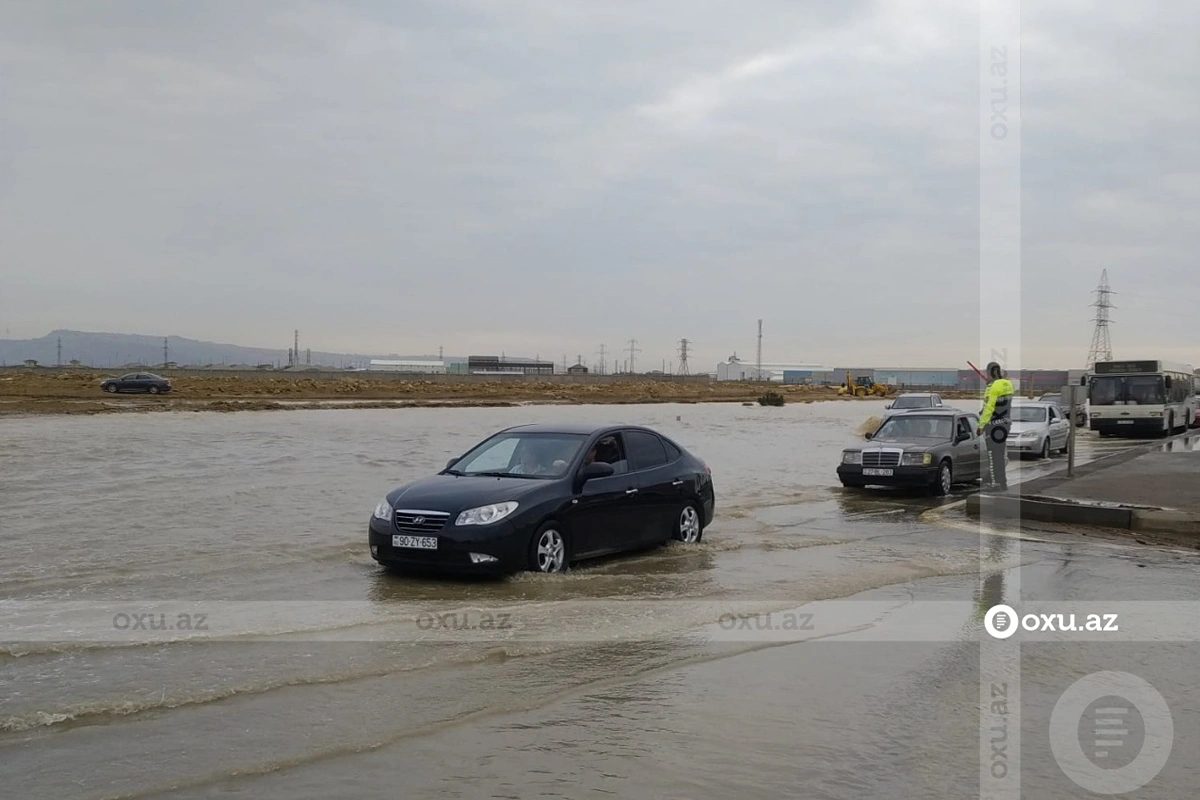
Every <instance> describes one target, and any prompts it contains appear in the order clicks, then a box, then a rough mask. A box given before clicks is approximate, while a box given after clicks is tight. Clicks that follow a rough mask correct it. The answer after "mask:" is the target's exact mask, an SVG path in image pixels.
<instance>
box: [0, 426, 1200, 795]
mask: <svg viewBox="0 0 1200 800" xmlns="http://www.w3.org/2000/svg"><path fill="white" fill-rule="evenodd" d="M881 410H882V402H880V403H874V402H825V403H813V404H793V405H789V406H786V407H783V408H759V407H744V406H741V405H736V404H732V405H654V406H623V407H616V408H614V407H612V406H605V407H583V406H556V407H546V408H493V409H466V408H464V409H407V410H402V411H393V410H326V411H307V410H305V411H289V412H280V413H273V412H261V413H257V412H250V413H235V414H209V413H178V414H176V413H170V414H155V415H119V416H116V415H115V416H111V417H90V418H65V419H64V418H25V419H9V420H3V421H0V435H2V441H3V452H4V467H3V470H4V475H3V478H4V481H3V487H2V492H3V503H2V504H0V543H2V544H3V548H2V549H0V626H2V627H0V783H2V785H4V786H5V789H6V791H5V796H6V797H7V796H11V797H18V798H59V799H63V800H65V799H66V798H115V797H171V798H185V797H186V798H201V797H216V796H226V795H229V794H231V793H240V794H244V795H246V796H250V797H255V798H284V797H287V798H297V797H313V798H328V797H355V798H374V797H380V798H382V797H389V798H391V797H397V796H404V797H431V798H451V797H455V798H457V797H472V798H473V797H481V798H485V797H486V798H491V797H519V798H527V797H540V796H545V797H571V798H574V797H593V796H596V797H599V796H611V795H613V794H616V795H620V796H633V797H643V796H644V797H654V796H657V797H689V798H710V797H711V798H718V797H720V798H725V797H729V796H732V795H740V796H746V797H781V796H787V797H794V796H804V797H831V798H832V797H884V796H905V797H931V798H932V797H937V798H942V797H952V796H953V797H958V796H965V795H972V796H974V795H977V794H978V791H977V790H978V787H979V786H980V781H981V763H980V737H981V733H980V715H979V711H978V708H979V704H980V687H981V684H986V683H987V682H989V681H990V680H991V677H989V676H990V675H991V672H992V671H993V670H994V669H995V668H996V663H999V662H998V661H997V658H999V657H994V656H992V655H989V653H990V652H991V651H990V650H988V648H986V647H985V648H981V646H980V640H981V637H982V638H984V639H986V638H987V637H986V634H984V633H983V632H982V614H981V613H980V609H984V610H986V608H987V607H988V606H990V605H994V604H995V603H998V602H1008V603H1010V604H1011V605H1014V606H1018V604H1019V603H1024V602H1034V601H1036V602H1043V603H1045V602H1053V601H1062V602H1064V603H1067V602H1069V603H1071V604H1076V605H1079V604H1082V605H1083V606H1086V607H1087V610H1088V611H1091V610H1094V609H1093V608H1092V607H1093V606H1095V608H1097V609H1098V608H1100V607H1101V606H1104V605H1105V604H1108V605H1109V606H1114V607H1116V606H1120V607H1121V608H1122V609H1124V608H1126V606H1128V610H1127V611H1126V612H1125V613H1126V614H1127V615H1128V617H1129V618H1130V619H1131V623H1130V624H1132V625H1133V626H1134V627H1133V628H1126V629H1125V630H1124V631H1123V632H1122V633H1121V634H1114V635H1113V636H1111V637H1110V638H1109V640H1103V638H1102V637H1097V636H1095V635H1093V636H1091V637H1090V638H1088V637H1084V638H1083V639H1081V640H1078V641H1076V640H1071V641H1060V640H1054V639H1053V637H1048V638H1047V639H1046V640H1045V641H1036V639H1037V636H1036V635H1034V634H1030V636H1031V637H1032V639H1033V641H1029V642H1026V641H1023V642H1022V644H1021V651H1020V652H1021V659H1020V661H1021V667H1020V682H1019V684H1020V688H1021V699H1020V707H1021V709H1023V711H1022V712H1021V714H1020V723H1021V726H1023V727H1024V728H1027V729H1028V733H1027V734H1026V739H1027V740H1028V741H1029V742H1034V743H1035V744H1027V746H1026V747H1024V748H1023V749H1022V753H1023V761H1022V768H1021V770H1020V774H1021V778H1022V785H1023V786H1024V789H1025V791H1026V792H1028V793H1029V796H1057V797H1076V796H1078V797H1083V796H1086V794H1085V793H1084V791H1083V789H1082V788H1081V787H1080V786H1078V785H1077V784H1076V783H1074V782H1072V781H1071V780H1069V779H1068V778H1067V777H1066V776H1065V775H1064V774H1063V772H1062V770H1061V769H1060V768H1059V767H1057V766H1056V764H1055V758H1054V756H1053V755H1052V754H1051V753H1050V750H1049V747H1048V746H1047V745H1046V726H1047V725H1048V720H1049V715H1050V712H1051V709H1052V708H1053V707H1054V703H1055V701H1056V700H1057V697H1058V696H1059V695H1061V694H1062V692H1063V691H1064V690H1065V689H1066V688H1067V686H1069V685H1070V684H1071V683H1072V681H1074V680H1076V679H1077V678H1080V677H1082V676H1083V675H1085V674H1087V673H1089V672H1093V671H1096V670H1124V671H1128V672H1131V673H1134V674H1137V675H1140V676H1141V677H1143V678H1144V679H1146V680H1148V681H1150V682H1151V683H1153V684H1154V685H1155V686H1156V688H1157V689H1158V691H1159V692H1161V693H1162V694H1163V696H1164V697H1165V698H1166V700H1167V702H1168V704H1169V705H1170V707H1171V708H1172V711H1173V714H1174V733H1173V736H1174V742H1175V744H1174V750H1173V751H1172V752H1173V753H1174V755H1173V756H1172V758H1171V759H1170V760H1168V762H1167V763H1166V765H1165V766H1164V767H1163V769H1162V770H1161V772H1159V773H1158V774H1157V777H1156V779H1155V780H1154V781H1152V782H1150V783H1148V784H1147V785H1146V786H1145V787H1144V788H1143V789H1142V790H1141V791H1142V792H1143V793H1142V794H1140V795H1136V796H1144V797H1163V798H1183V797H1185V796H1186V797H1190V796H1192V795H1191V794H1190V793H1185V791H1184V790H1185V788H1189V787H1191V788H1194V786H1195V785H1198V784H1200V775H1198V773H1197V766H1196V762H1195V759H1194V758H1189V757H1186V756H1187V755H1188V754H1189V753H1190V754H1194V753H1196V752H1197V749H1198V748H1200V736H1198V735H1197V732H1198V729H1200V718H1198V712H1197V709H1198V708H1200V701H1198V698H1197V693H1196V692H1197V689H1196V688H1195V685H1194V684H1195V681H1194V675H1195V674H1196V671H1197V667H1198V666H1200V652H1198V650H1197V644H1196V641H1197V640H1198V639H1200V614H1197V612H1196V609H1197V608H1200V605H1198V603H1197V601H1198V600H1200V588H1198V583H1200V582H1198V581H1197V575H1198V571H1197V569H1198V565H1200V558H1197V556H1196V555H1195V553H1194V551H1193V552H1191V553H1189V552H1186V551H1174V550H1171V549H1167V548H1137V547H1131V546H1130V544H1129V543H1121V542H1119V541H1116V542H1113V541H1109V542H1096V543H1093V542H1090V541H1083V540H1081V537H1078V536H1077V535H1073V534H1061V533H1057V532H1053V531H1049V532H1046V533H1045V534H1044V536H1043V540H1042V541H1037V542H1033V541H1022V540H1021V538H1020V535H1019V534H1017V533H1015V532H1011V531H1007V532H1006V531H1002V530H1001V531H994V532H988V533H986V534H985V535H983V536H981V535H980V532H979V530H978V526H976V527H975V529H974V530H973V531H972V529H971V527H970V526H969V525H968V524H966V523H965V522H963V521H962V520H959V521H958V522H957V526H956V525H947V524H945V520H951V519H956V518H955V517H954V511H953V509H954V506H955V503H956V502H958V501H960V500H961V499H962V497H963V496H964V495H963V493H962V492H961V491H960V492H959V493H958V494H957V495H955V496H951V497H948V498H943V499H940V500H939V499H933V498H927V497H923V496H920V495H916V494H911V493H897V492H888V491H875V492H870V491H868V492H862V491H859V492H849V491H846V490H843V489H842V488H841V487H840V484H838V482H837V478H836V474H835V472H834V470H835V468H836V465H837V463H838V459H839V457H840V451H841V449H842V448H843V447H846V446H853V445H855V444H858V443H861V441H862V439H861V436H860V435H859V433H858V430H859V428H860V426H861V425H862V423H863V422H864V420H865V419H866V418H867V417H868V416H870V415H872V414H875V415H878V414H879V413H880V412H881ZM596 419H599V420H604V421H607V420H612V421H617V422H633V423H638V424H645V425H650V426H652V427H655V428H658V429H659V430H661V431H663V432H664V433H666V434H667V435H669V436H671V437H673V438H675V439H676V440H678V441H679V442H680V443H681V444H683V445H684V446H686V447H687V448H689V449H690V450H692V451H693V452H695V453H696V454H697V455H699V456H701V457H702V458H704V459H705V460H706V461H707V462H708V463H709V464H710V465H711V466H712V469H713V475H714V481H715V485H716V491H717V509H718V511H717V518H716V520H715V521H714V524H713V526H712V527H711V528H709V529H708V530H707V531H706V532H705V540H704V542H703V543H702V544H700V545H695V546H684V545H678V546H669V547H664V548H659V549H656V550H652V551H648V552H645V553H640V554H634V555H631V556H624V557H620V558H615V559H610V560H605V561H601V562H597V563H591V564H584V565H581V566H580V567H578V568H577V569H575V570H573V571H572V572H570V573H567V574H565V575H560V576H537V575H520V576H516V577H513V578H509V579H504V580H490V581H465V580H435V579H428V578H424V579H419V578H412V577H397V576H392V575H388V574H386V573H384V572H382V571H381V570H380V569H379V568H378V567H377V565H376V564H375V563H374V562H373V561H372V560H371V559H370V557H369V555H368V554H367V551H366V523H367V519H368V517H369V515H370V513H371V510H372V509H373V508H374V506H375V504H376V503H377V502H378V500H379V498H380V497H382V496H383V495H384V493H386V492H387V491H388V490H389V489H391V488H393V487H394V486H395V485H397V484H399V483H403V482H405V481H409V480H413V479H415V478H418V477H421V476H423V475H426V474H429V473H430V472H433V471H436V470H437V469H439V468H440V467H441V466H442V465H444V464H445V462H446V460H447V459H448V458H449V457H451V456H453V455H458V454H460V453H461V452H463V451H464V450H466V449H467V448H468V447H470V446H471V445H472V444H474V443H475V442H477V441H478V440H480V439H482V438H483V437H485V436H487V435H489V434H490V433H492V432H493V431H495V430H496V429H498V428H501V427H504V426H507V425H511V424H518V423H522V422H528V421H535V420H537V421H555V420H563V421H566V420H572V421H574V420H596ZM1079 438H1080V453H1079V455H1078V457H1077V463H1086V461H1088V460H1090V459H1091V458H1094V457H1096V456H1098V455H1103V454H1105V453H1109V452H1113V451H1116V450H1119V449H1121V448H1123V447H1127V446H1129V443H1125V442H1121V441H1119V440H1107V439H1106V440H1099V439H1096V438H1095V437H1094V434H1091V433H1090V432H1086V431H1081V432H1080V434H1079ZM1062 461H1063V460H1062V459H1061V458H1056V459H1053V460H1052V462H1051V463H1049V464H1047V463H1039V462H1035V461H1029V462H1014V463H1013V465H1012V467H1011V469H1012V472H1010V479H1011V480H1023V479H1029V478H1031V477H1035V476H1037V475H1041V474H1046V473H1047V472H1048V471H1050V470H1052V469H1055V468H1059V467H1061V466H1062ZM939 507H940V508H941V509H942V511H943V512H944V519H942V518H939V517H938V516H937V515H936V514H931V513H930V512H931V510H936V509H937V508H939ZM1123 604H1125V605H1123ZM1130 604H1132V605H1130ZM1147 604H1149V605H1147ZM1073 608H1074V607H1072V610H1073ZM1164 609H1165V610H1164ZM1046 610H1047V611H1049V610H1050V609H1046ZM1101 610H1102V609H1101ZM1081 618H1082V616H1081ZM147 619H148V620H150V623H151V624H149V625H147V624H144V622H145V620H147ZM156 620H157V621H159V622H160V623H164V624H159V625H155V624H154V621H156ZM185 621H186V622H185ZM747 621H749V624H747ZM139 623H142V624H139ZM1189 626H1190V627H1189ZM1181 631H1182V633H1181ZM1131 637H1132V638H1131ZM1009 644H1015V643H1013V642H1011V640H1010V641H1009V642H989V646H1001V647H1003V646H1006V645H1009ZM1012 649H1015V648H1010V650H1012ZM1000 660H1001V661H1002V660H1003V659H1002V658H1001V659H1000ZM1009 666H1010V667H1011V665H1009ZM1015 713H1016V711H1015V708H1014V714H1015ZM985 766H986V765H985ZM984 777H985V778H986V775H985V776H984ZM1010 796H1013V797H1017V796H1018V795H1016V794H1013V795H1010Z"/></svg>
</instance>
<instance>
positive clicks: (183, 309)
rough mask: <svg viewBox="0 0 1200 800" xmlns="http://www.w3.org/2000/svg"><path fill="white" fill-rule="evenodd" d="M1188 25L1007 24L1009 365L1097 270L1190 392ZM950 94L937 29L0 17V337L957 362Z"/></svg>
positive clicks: (338, 10)
mask: <svg viewBox="0 0 1200 800" xmlns="http://www.w3.org/2000/svg"><path fill="white" fill-rule="evenodd" d="M1197 14H1198V12H1197V10H1196V8H1195V7H1194V6H1193V5H1192V4H1188V3H1184V2H1175V3H1168V2H1160V3H1140V4H1136V7H1135V6H1133V5H1127V4H1124V5H1123V4H1117V3H1106V4H1101V5H1099V6H1097V5H1095V4H1074V5H1070V4H1068V5H1063V4H1057V5H1055V6H1054V7H1053V8H1046V7H1041V6H1039V7H1031V6H1030V4H1025V6H1024V20H1023V35H1022V47H1023V49H1022V55H1021V57H1022V71H1023V86H1022V90H1023V100H1024V114H1023V121H1022V124H1021V129H1020V132H1021V136H1022V147H1023V155H1024V166H1023V174H1022V180H1023V184H1024V193H1023V196H1022V208H1023V228H1024V241H1023V270H1022V272H1021V273H1020V274H1018V275H1014V280H1019V281H1020V282H1021V286H1022V297H1023V302H1022V305H1021V308H1020V321H1021V326H1022V335H1023V356H1024V358H1023V360H1024V362H1025V363H1026V364H1027V365H1034V366H1037V365H1044V366H1059V365H1061V366H1074V365H1076V364H1078V363H1079V362H1081V361H1082V359H1083V357H1084V355H1085V354H1086V350H1087V345H1088V341H1089V338H1090V326H1089V322H1088V319H1089V317H1090V313H1089V309H1088V308H1087V303H1088V302H1089V301H1090V295H1089V291H1090V289H1091V288H1092V286H1093V285H1094V284H1095V282H1096V279H1097V277H1098V275H1099V272H1100V270H1101V269H1102V268H1108V269H1109V273H1110V276H1111V278H1112V280H1113V282H1114V285H1115V286H1114V288H1116V289H1117V291H1118V292H1121V295H1119V296H1118V304H1119V305H1120V309H1119V310H1118V311H1117V312H1115V318H1116V319H1117V325H1116V326H1115V327H1114V331H1113V338H1114V343H1115V344H1116V345H1117V347H1118V352H1119V354H1123V355H1129V356H1133V355H1137V354H1151V355H1152V354H1157V353H1163V354H1164V355H1166V356H1174V357H1179V358H1186V359H1187V360H1191V361H1195V362H1198V363H1200V354H1197V353H1195V351H1194V350H1193V349H1192V348H1191V347H1189V346H1188V345H1187V344H1186V343H1187V342H1190V341H1192V340H1193V337H1194V329H1195V326H1194V322H1193V321H1192V319H1191V316H1192V315H1190V314H1189V313H1186V312H1184V311H1182V310H1180V311H1179V312H1178V313H1164V309H1165V308H1175V306H1172V305H1169V302H1170V301H1174V302H1175V303H1178V302H1180V298H1181V295H1183V294H1185V293H1187V292H1189V291H1192V292H1194V291H1195V290H1196V289H1197V288H1200V278H1198V277H1197V275H1198V273H1197V271H1196V269H1195V259H1194V255H1193V254H1194V253H1195V252H1196V249H1197V248H1196V246H1197V244H1198V242H1197V239H1198V238H1200V233H1197V232H1198V231H1200V225H1198V224H1197V223H1198V222H1200V220H1198V219H1197V209H1198V208H1200V204H1198V200H1200V196H1198V194H1200V193H1198V190H1197V186H1198V185H1200V184H1198V182H1197V180H1196V178H1197V176H1198V173H1200V145H1198V144H1197V141H1196V138H1195V136H1194V131H1195V130H1196V129H1197V122H1198V121H1200V120H1198V116H1200V112H1198V110H1197V109H1200V102H1197V101H1198V100H1200V97H1198V96H1197V95H1198V90H1197V89H1196V86H1195V82H1194V76H1195V75H1196V74H1197V67H1198V66H1200V64H1198V60H1200V59H1198V56H1197V54H1196V52H1195V48H1194V46H1193V45H1194V40H1195V33H1196V31H1197V29H1198V28H1200V26H1198V25H1197V22H1200V19H1198V16H1197ZM978 58H979V21H978V17H977V15H976V13H975V12H974V11H973V10H971V9H969V8H964V7H958V6H954V5H942V6H937V7H932V6H930V7H922V8H913V7H911V6H906V5H902V4H892V3H865V2H863V3H832V2H831V3H825V4H820V5H817V4H801V3H793V2H787V1H786V0H775V1H769V0H764V1H763V2H757V3H745V4H729V3H716V2H707V3H697V2H686V3H685V2H682V0H661V1H660V2H633V1H632V0H629V1H628V2H609V3H546V2H543V0H512V1H510V2H493V1H492V0H487V1H486V2H485V0H458V1H456V2H451V1H450V0H438V1H437V2H432V1H431V2H409V3H402V4H396V3H386V2H382V0H380V1H379V2H354V3H316V2H311V3H293V2H289V3H265V2H263V3H253V4H247V3H240V2H231V3H217V2H206V3H183V2H178V3H166V2H127V3H123V4H116V5H114V6H109V7H101V6H91V5H82V6H81V5H79V4H71V3H57V2H41V3H23V4H22V3H10V4H7V5H4V6H3V7H2V8H0V70H2V73H3V76H4V80H3V82H2V84H0V92H2V95H0V255H2V258H3V264H4V270H3V272H4V275H3V281H2V282H0V283H2V284H3V285H2V287H0V292H2V294H0V325H3V326H7V327H11V329H12V331H13V335H14V336H18V335H22V336H37V335H41V334H43V333H45V332H46V331H47V330H49V329H50V328H53V327H73V328H82V329H110V330H112V329H121V330H129V331H134V332H144V333H158V334H166V333H172V334H178V335H183V336H189V337H193V338H210V339H217V340H223V341H230V340H232V341H238V342H244V343H247V344H262V345H279V344H280V342H281V341H286V340H287V339H288V338H289V333H290V331H291V329H292V328H294V327H299V328H301V329H302V330H303V331H304V334H305V339H306V341H307V342H308V343H310V344H311V345H312V346H313V347H314V348H318V347H319V348H320V349H322V350H354V351H397V352H405V351H430V350H433V349H435V348H436V347H437V346H438V345H444V346H445V347H446V348H447V350H448V351H450V352H457V353H466V352H491V351H499V350H502V349H503V350H506V351H507V352H509V353H527V354H533V353H535V352H537V353H540V354H541V355H543V356H546V355H552V356H554V357H555V358H559V357H561V355H562V354H564V353H565V354H569V355H570V356H572V357H573V356H574V355H575V354H576V353H582V354H583V355H584V356H585V358H588V359H590V358H592V357H593V356H592V354H593V352H594V351H595V349H596V348H597V346H598V345H599V344H600V343H601V342H605V343H607V345H608V347H609V349H610V350H612V349H616V348H618V347H619V346H620V344H621V342H622V341H623V340H627V339H629V338H630V337H636V338H637V339H638V340H639V341H640V346H641V347H642V350H643V352H642V354H641V359H642V360H643V362H644V363H651V364H657V363H658V362H659V361H660V360H661V359H665V358H671V357H672V353H673V347H674V342H675V341H676V340H678V339H679V338H680V337H683V336H687V337H688V338H690V339H693V340H696V341H697V342H698V345H697V348H698V349H697V351H696V355H695V356H694V360H693V364H694V365H695V367H700V368H704V367H706V366H707V365H708V364H710V363H712V362H715V361H716V360H718V359H720V358H723V357H725V356H726V355H728V354H729V353H730V352H731V351H733V350H735V349H736V350H738V351H740V353H741V354H742V355H743V356H745V355H748V354H749V353H751V352H752V351H753V347H754V320H755V319H757V318H759V317H762V318H764V319H765V320H766V323H765V327H766V333H767V335H766V341H765V349H766V355H767V357H769V358H770V359H772V360H801V359H803V360H812V361H823V362H827V363H842V362H855V363H895V364H901V363H902V364H906V365H911V366H941V365H949V366H953V365H956V364H961V363H962V362H963V361H964V360H965V359H968V358H971V359H973V358H975V357H976V355H977V353H978V350H979V345H980V343H979V342H978V332H979V315H980V299H979V274H978V234H979V209H980V205H979V186H980V184H979V161H978V154H979V139H978V129H979V99H980V98H979V94H980V92H979V62H978ZM1189 310H1190V309H1189ZM551 351H561V352H551ZM695 367H694V368H695Z"/></svg>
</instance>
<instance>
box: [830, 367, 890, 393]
mask: <svg viewBox="0 0 1200 800" xmlns="http://www.w3.org/2000/svg"><path fill="white" fill-rule="evenodd" d="M888 390H889V387H888V386H886V385H884V384H882V383H876V382H875V381H873V380H871V377H870V376H869V375H859V376H858V380H854V379H852V378H851V377H850V373H849V372H847V373H846V382H845V383H843V384H842V385H841V386H839V387H838V395H839V396H846V395H849V396H851V397H869V396H871V395H875V396H877V397H886V396H887V393H888Z"/></svg>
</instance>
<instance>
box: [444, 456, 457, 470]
mask: <svg viewBox="0 0 1200 800" xmlns="http://www.w3.org/2000/svg"><path fill="white" fill-rule="evenodd" d="M457 463H458V459H457V458H452V459H450V460H449V461H447V462H446V469H450V468H451V467H453V466H454V465H455V464H457Z"/></svg>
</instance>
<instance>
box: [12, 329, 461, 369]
mask: <svg viewBox="0 0 1200 800" xmlns="http://www.w3.org/2000/svg"><path fill="white" fill-rule="evenodd" d="M60 339H61V341H62V363H63V364H64V365H65V364H68V363H70V362H71V361H72V360H75V361H78V362H79V363H80V364H82V365H84V366H89V367H122V366H126V365H134V364H137V365H144V366H148V367H154V366H161V365H162V363H163V337H162V336H144V335H140V334H133V333H90V332H86V331H65V330H59V331H51V332H50V333H48V334H47V335H45V336H43V337H41V338H40V339H0V364H2V365H6V366H12V365H14V364H20V363H22V362H23V361H25V360H26V359H30V358H32V359H34V360H36V361H37V362H38V363H39V364H41V365H44V366H54V365H55V364H57V363H58V343H59V340H60ZM166 339H167V355H168V358H169V360H170V361H172V362H174V363H175V364H178V365H179V366H180V367H185V366H188V367H208V366H216V367H219V366H222V365H225V366H233V365H251V366H252V365H256V364H274V365H276V366H279V367H286V366H287V363H288V351H287V348H286V347H285V348H282V349H271V348H266V347H244V346H242V345H237V344H221V343H218V342H202V341H197V340H195V339H185V338H183V337H180V336H168V337H166ZM305 356H306V354H305V352H304V349H303V348H301V350H300V359H299V361H300V363H301V364H304V363H305ZM373 358H388V359H418V360H432V361H436V360H437V358H438V357H437V356H436V355H397V354H394V353H392V354H386V355H379V354H375V355H370V354H366V353H327V352H321V351H317V350H314V351H313V352H312V365H313V366H314V367H316V366H322V367H333V368H337V369H343V368H346V367H353V366H363V367H365V366H366V365H367V362H368V361H370V360H371V359H373ZM443 360H445V361H450V362H455V361H466V357H465V356H462V357H459V356H445V357H444V358H443Z"/></svg>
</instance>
